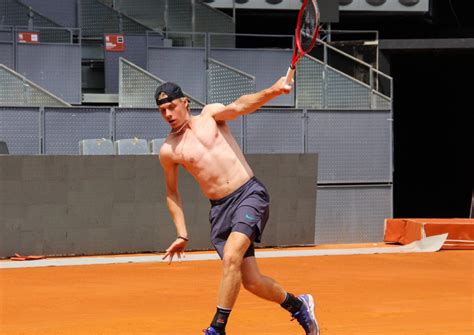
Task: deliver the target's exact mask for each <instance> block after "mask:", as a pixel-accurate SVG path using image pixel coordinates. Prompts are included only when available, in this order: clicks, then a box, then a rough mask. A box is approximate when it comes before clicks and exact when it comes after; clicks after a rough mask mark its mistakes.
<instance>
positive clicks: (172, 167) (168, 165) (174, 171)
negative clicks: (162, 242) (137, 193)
mask: <svg viewBox="0 0 474 335" xmlns="http://www.w3.org/2000/svg"><path fill="white" fill-rule="evenodd" d="M160 162H161V166H162V167H163V171H164V173H165V179H166V203H167V205H168V209H169V211H170V214H171V218H172V219H173V222H174V225H175V226H176V234H177V236H178V238H176V240H175V241H174V242H172V243H171V245H170V246H169V247H168V249H166V253H165V255H164V256H163V259H166V258H167V257H169V263H171V262H172V261H173V257H174V255H177V256H178V259H179V258H181V256H182V255H183V254H184V249H185V248H186V245H187V243H188V232H187V229H186V223H185V220H184V212H183V205H182V203H181V197H180V195H179V192H178V164H176V163H174V162H173V161H172V160H171V159H170V157H168V156H167V155H162V154H161V153H160Z"/></svg>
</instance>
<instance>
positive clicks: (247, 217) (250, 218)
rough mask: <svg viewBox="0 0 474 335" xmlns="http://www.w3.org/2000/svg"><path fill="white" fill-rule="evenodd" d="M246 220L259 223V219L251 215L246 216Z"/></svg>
mask: <svg viewBox="0 0 474 335" xmlns="http://www.w3.org/2000/svg"><path fill="white" fill-rule="evenodd" d="M245 218H246V219H249V220H250V221H257V220H258V219H257V218H254V217H253V216H252V215H250V214H245Z"/></svg>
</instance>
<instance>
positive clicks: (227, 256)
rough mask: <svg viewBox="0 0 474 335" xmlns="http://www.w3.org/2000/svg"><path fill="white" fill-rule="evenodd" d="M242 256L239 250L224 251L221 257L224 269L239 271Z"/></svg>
mask: <svg viewBox="0 0 474 335" xmlns="http://www.w3.org/2000/svg"><path fill="white" fill-rule="evenodd" d="M243 258H244V256H243V255H242V253H240V252H237V251H235V250H228V251H227V250H226V251H225V252H224V257H223V258H222V264H223V267H224V271H235V270H239V271H240V268H241V266H242V260H243Z"/></svg>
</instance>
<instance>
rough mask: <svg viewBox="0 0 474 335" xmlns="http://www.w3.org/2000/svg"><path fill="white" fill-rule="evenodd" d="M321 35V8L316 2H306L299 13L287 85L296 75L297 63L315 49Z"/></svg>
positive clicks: (313, 0) (314, 0) (308, 0)
mask: <svg viewBox="0 0 474 335" xmlns="http://www.w3.org/2000/svg"><path fill="white" fill-rule="evenodd" d="M318 34H319V8H318V4H317V2H316V0H304V2H303V5H302V6H301V9H300V11H299V13H298V21H297V23H296V30H295V44H296V46H294V48H293V58H292V59H291V65H290V67H289V68H288V72H287V73H286V79H285V83H286V84H287V85H291V84H292V83H293V77H294V75H295V69H296V63H298V61H299V60H300V59H301V57H303V56H304V55H305V54H307V53H308V52H310V51H311V49H313V47H314V45H315V44H316V40H317V39H318Z"/></svg>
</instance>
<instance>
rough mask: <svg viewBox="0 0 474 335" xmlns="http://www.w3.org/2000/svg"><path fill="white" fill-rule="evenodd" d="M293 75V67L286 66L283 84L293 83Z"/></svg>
mask: <svg viewBox="0 0 474 335" xmlns="http://www.w3.org/2000/svg"><path fill="white" fill-rule="evenodd" d="M294 76H295V68H291V66H290V67H289V68H288V71H287V72H286V78H285V84H286V85H290V86H291V84H292V83H293V77H294Z"/></svg>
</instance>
